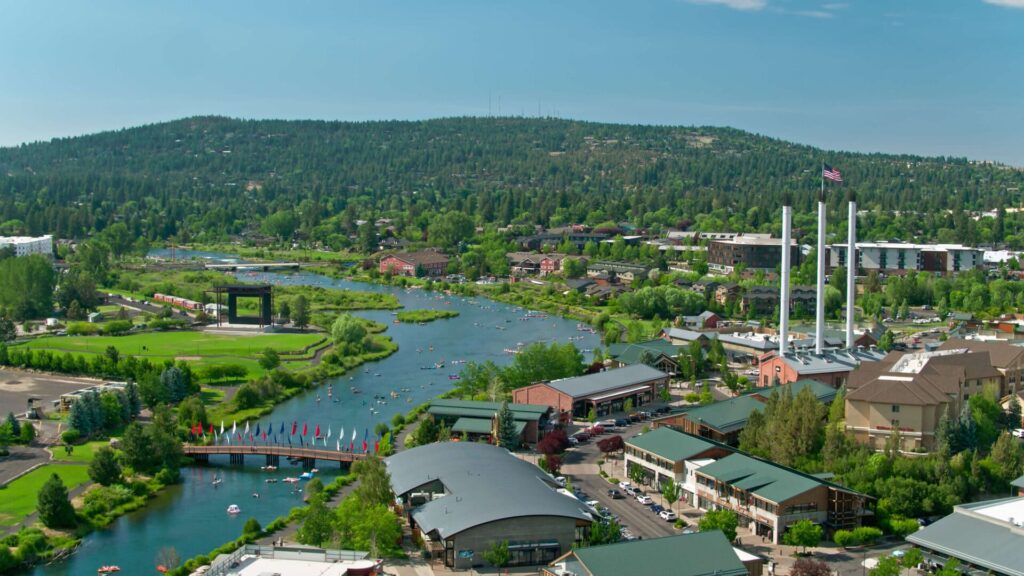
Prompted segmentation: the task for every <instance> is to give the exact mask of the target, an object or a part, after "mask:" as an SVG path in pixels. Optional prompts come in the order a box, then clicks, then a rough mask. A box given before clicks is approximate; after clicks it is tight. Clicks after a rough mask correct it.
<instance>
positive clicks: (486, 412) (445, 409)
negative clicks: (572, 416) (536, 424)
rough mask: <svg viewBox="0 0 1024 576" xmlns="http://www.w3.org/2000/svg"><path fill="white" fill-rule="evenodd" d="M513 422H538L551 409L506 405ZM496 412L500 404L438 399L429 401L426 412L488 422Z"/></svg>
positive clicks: (534, 405) (525, 405) (527, 405)
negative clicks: (480, 419)
mask: <svg viewBox="0 0 1024 576" xmlns="http://www.w3.org/2000/svg"><path fill="white" fill-rule="evenodd" d="M508 409H509V411H511V412H512V418H513V419H514V420H540V419H541V418H542V417H543V416H544V415H545V414H547V413H548V412H549V411H550V410H551V408H550V407H548V406H543V405H541V404H512V403H510V404H509V405H508ZM498 410H501V402H481V401H476V400H449V399H445V398H438V399H436V400H431V401H430V408H429V409H427V411H428V412H429V413H431V414H434V415H438V416H460V417H461V416H465V417H468V418H485V419H487V420H490V418H491V417H492V416H494V415H495V414H496V413H497V412H498Z"/></svg>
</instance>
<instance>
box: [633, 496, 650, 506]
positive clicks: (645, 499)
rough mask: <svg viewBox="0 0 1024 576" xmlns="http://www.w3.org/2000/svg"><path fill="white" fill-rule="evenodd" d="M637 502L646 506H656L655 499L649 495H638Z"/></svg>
mask: <svg viewBox="0 0 1024 576" xmlns="http://www.w3.org/2000/svg"><path fill="white" fill-rule="evenodd" d="M636 501H637V502H639V503H641V504H643V505H644V506H650V505H651V504H654V499H653V498H651V497H650V496H648V495H647V494H639V495H637V497H636Z"/></svg>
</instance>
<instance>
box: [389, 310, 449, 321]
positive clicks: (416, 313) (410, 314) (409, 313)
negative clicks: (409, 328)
mask: <svg viewBox="0 0 1024 576" xmlns="http://www.w3.org/2000/svg"><path fill="white" fill-rule="evenodd" d="M458 315H459V313H458V312H457V311H455V310H403V311H401V312H399V313H398V314H397V315H396V316H395V318H397V319H398V321H399V322H433V321H434V320H440V319H442V318H455V317H456V316H458Z"/></svg>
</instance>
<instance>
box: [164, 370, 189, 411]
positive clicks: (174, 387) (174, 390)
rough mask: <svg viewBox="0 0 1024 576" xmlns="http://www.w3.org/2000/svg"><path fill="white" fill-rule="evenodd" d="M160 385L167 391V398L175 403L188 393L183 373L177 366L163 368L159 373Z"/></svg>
mask: <svg viewBox="0 0 1024 576" xmlns="http://www.w3.org/2000/svg"><path fill="white" fill-rule="evenodd" d="M160 385H161V386H162V387H163V388H164V390H166V391H167V398H168V399H169V400H170V401H171V402H172V403H175V404H176V403H178V402H181V401H182V400H183V399H184V398H185V396H186V395H187V394H188V389H187V388H186V386H185V377H184V374H182V371H181V369H179V368H178V367H177V366H169V367H167V368H164V370H163V372H161V373H160Z"/></svg>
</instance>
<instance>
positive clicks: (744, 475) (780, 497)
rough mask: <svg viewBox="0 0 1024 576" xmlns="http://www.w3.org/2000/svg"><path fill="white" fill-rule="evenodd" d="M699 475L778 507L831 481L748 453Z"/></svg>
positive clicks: (719, 462)
mask: <svg viewBox="0 0 1024 576" xmlns="http://www.w3.org/2000/svg"><path fill="white" fill-rule="evenodd" d="M700 473H701V474H703V475H705V476H710V477H712V478H715V479H716V480H719V481H722V482H725V483H727V484H732V485H734V486H736V487H737V488H740V489H743V490H747V491H749V492H750V493H752V494H755V495H757V496H760V497H761V498H764V499H765V500H769V501H771V502H775V503H776V504H779V503H782V502H785V501H786V500H789V499H790V498H793V497H795V496H799V495H800V494H803V493H804V492H807V491H808V490H812V489H813V488H815V487H817V486H819V485H827V484H829V483H828V482H825V481H823V480H818V479H815V478H813V477H811V476H809V475H804V474H801V473H799V472H797V471H795V470H790V469H788V468H785V467H783V466H780V465H777V464H772V463H770V462H766V461H764V460H758V459H757V458H751V457H750V456H747V455H746V454H740V453H735V454H730V455H728V456H726V457H725V458H722V459H720V460H716V461H715V462H712V463H711V464H708V465H707V466H704V467H702V468H701V469H700Z"/></svg>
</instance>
